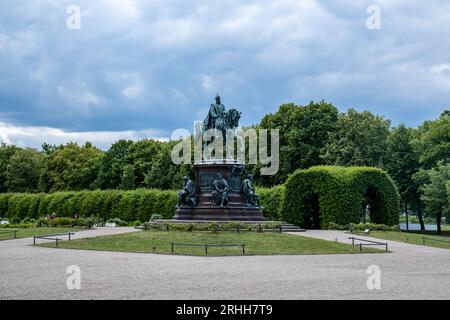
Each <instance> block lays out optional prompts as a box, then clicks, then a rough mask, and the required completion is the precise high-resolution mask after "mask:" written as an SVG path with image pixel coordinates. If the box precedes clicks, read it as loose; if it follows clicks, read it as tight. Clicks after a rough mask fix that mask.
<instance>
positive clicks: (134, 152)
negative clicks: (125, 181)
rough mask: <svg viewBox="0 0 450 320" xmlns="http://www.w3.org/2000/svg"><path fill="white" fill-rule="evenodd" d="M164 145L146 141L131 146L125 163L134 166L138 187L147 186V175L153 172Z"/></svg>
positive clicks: (158, 142)
mask: <svg viewBox="0 0 450 320" xmlns="http://www.w3.org/2000/svg"><path fill="white" fill-rule="evenodd" d="M164 144H165V143H164V142H160V141H156V140H150V139H145V140H141V141H137V142H135V143H133V144H132V145H131V146H130V148H129V150H128V153H127V155H126V157H125V161H126V163H127V164H132V165H133V166H134V175H135V177H136V187H143V186H144V185H145V182H144V179H145V175H146V173H147V172H149V171H150V170H151V168H152V164H153V161H154V159H155V157H156V156H157V155H158V154H159V151H160V150H161V148H162V147H163V145H164Z"/></svg>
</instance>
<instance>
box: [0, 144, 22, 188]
mask: <svg viewBox="0 0 450 320" xmlns="http://www.w3.org/2000/svg"><path fill="white" fill-rule="evenodd" d="M19 150H20V148H19V147H16V146H13V145H7V144H5V143H2V144H1V145H0V192H6V191H8V186H7V185H6V168H7V166H8V163H9V159H10V158H11V157H12V156H13V155H14V154H15V153H16V152H17V151H19Z"/></svg>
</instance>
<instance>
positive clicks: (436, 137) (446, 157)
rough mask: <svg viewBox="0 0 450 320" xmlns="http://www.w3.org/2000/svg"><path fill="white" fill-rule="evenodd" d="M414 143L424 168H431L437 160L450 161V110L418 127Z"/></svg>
mask: <svg viewBox="0 0 450 320" xmlns="http://www.w3.org/2000/svg"><path fill="white" fill-rule="evenodd" d="M416 143H417V145H418V148H419V149H420V162H421V164H422V165H423V166H424V168H425V169H430V168H433V167H434V166H436V164H437V163H438V162H439V161H444V162H445V163H448V162H450V110H446V111H444V112H443V113H442V114H441V116H440V117H439V119H437V120H433V121H425V122H424V123H423V124H422V125H421V126H420V127H419V130H418V137H417V140H416Z"/></svg>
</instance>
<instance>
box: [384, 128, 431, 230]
mask: <svg viewBox="0 0 450 320" xmlns="http://www.w3.org/2000/svg"><path fill="white" fill-rule="evenodd" d="M412 139H413V136H412V129H410V128H407V127H406V126H405V125H404V124H400V125H399V126H398V127H397V128H394V129H393V130H392V131H391V133H390V134H389V138H388V144H387V156H386V161H385V165H384V168H385V169H386V171H387V172H388V173H389V175H390V176H391V177H392V178H393V179H394V180H395V182H396V183H397V185H398V188H399V192H400V196H401V202H402V208H403V209H404V212H406V213H407V210H408V204H409V205H410V206H411V207H416V208H417V209H418V210H417V212H418V216H419V221H420V222H421V223H420V224H421V228H422V230H424V229H425V226H424V223H423V218H422V214H421V210H420V205H421V204H420V195H419V192H418V191H419V190H418V185H417V184H416V183H414V181H413V176H414V174H415V173H416V172H418V171H419V169H420V165H419V154H418V153H417V152H416V150H415V149H414V147H413V145H412Z"/></svg>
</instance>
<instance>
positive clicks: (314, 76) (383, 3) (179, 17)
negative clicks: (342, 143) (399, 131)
mask: <svg viewBox="0 0 450 320" xmlns="http://www.w3.org/2000/svg"><path fill="white" fill-rule="evenodd" d="M71 5H76V6H79V8H80V9H81V28H80V29H79V30H77V29H75V30H71V29H68V28H67V20H68V19H69V18H71V14H70V13H68V12H67V9H68V7H69V6H71ZM370 5H377V6H378V7H379V8H380V9H381V29H380V30H371V29H369V28H368V27H367V19H368V18H369V16H370V13H367V8H368V7H369V6H370ZM70 21H73V20H70ZM216 93H220V94H221V96H222V101H223V103H224V104H225V105H226V106H227V107H236V108H238V109H240V110H241V111H243V118H242V124H244V125H248V124H253V123H257V122H258V121H259V120H260V119H261V117H262V116H263V115H264V114H266V113H268V112H274V111H276V110H277V108H278V106H279V105H280V104H281V103H284V102H295V103H298V104H305V103H308V102H309V101H311V100H322V99H325V100H326V101H329V102H331V103H333V104H335V105H336V106H337V107H338V108H339V109H340V110H341V111H345V110H346V109H347V108H348V107H354V108H356V109H358V110H364V109H368V110H370V111H372V112H374V113H377V114H382V115H385V116H386V117H387V118H389V119H392V121H393V125H396V124H398V123H399V122H405V123H406V124H408V125H410V126H417V125H418V124H420V123H421V122H422V121H424V120H428V119H434V118H436V117H437V116H438V115H439V114H440V113H441V112H442V111H443V110H444V109H445V108H447V109H448V108H449V107H450V2H449V1H447V0H441V1H439V0H428V1H423V0H378V1H376V0H369V1H366V0H353V1H347V0H346V1H344V0H326V1H325V0H324V1H314V0H276V1H275V0H273V1H264V0H260V1H248V0H247V1H237V0H214V1H211V0H190V1H184V0H179V1H173V0H148V1H139V0H97V1H95V0H78V1H77V0H70V1H63V0H62V1H57V0H28V1H24V0H14V1H11V0H0V142H1V141H3V142H7V143H16V144H19V145H26V146H33V147H39V146H40V144H41V143H42V142H44V141H46V142H49V143H61V142H66V141H79V142H83V141H85V140H89V141H92V142H93V143H94V144H97V145H99V146H100V147H102V148H107V147H108V146H109V144H110V143H111V142H112V141H115V140H117V139H119V138H127V139H128V138H129V139H141V138H144V137H153V138H167V137H170V135H171V132H172V131H173V130H174V129H176V128H187V129H191V128H192V127H193V121H195V120H203V118H204V116H205V114H206V112H207V110H208V106H209V104H210V103H212V102H213V100H214V97H215V95H216Z"/></svg>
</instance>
